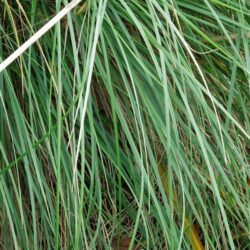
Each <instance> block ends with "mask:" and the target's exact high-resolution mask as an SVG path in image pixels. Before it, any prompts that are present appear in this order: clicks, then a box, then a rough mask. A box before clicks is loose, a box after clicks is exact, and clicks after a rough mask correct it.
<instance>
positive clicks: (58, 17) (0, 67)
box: [0, 0, 82, 73]
mask: <svg viewBox="0 0 250 250" xmlns="http://www.w3.org/2000/svg"><path fill="white" fill-rule="evenodd" d="M81 1H82V0H73V1H71V2H70V3H69V4H67V5H66V6H65V7H64V8H63V9H62V10H61V11H60V12H59V13H58V14H57V15H56V16H55V17H53V18H52V19H51V20H50V21H49V22H47V23H46V24H45V25H44V26H43V27H42V28H41V29H40V30H38V31H37V32H36V33H35V34H34V35H33V36H32V37H30V38H29V39H28V40H27V41H26V42H25V43H24V44H23V45H22V46H20V47H19V48H18V49H17V50H16V51H14V52H13V53H12V54H11V55H10V56H9V57H8V58H7V59H5V60H4V61H3V62H2V63H1V64H0V73H1V72H2V71H3V70H4V69H6V68H7V67H8V66H9V65H10V64H11V63H12V62H13V61H15V60H16V59H17V58H18V57H19V56H21V55H22V54H23V53H24V52H25V51H26V50H27V49H28V48H30V46H31V45H32V44H33V43H35V42H36V41H37V40H38V39H39V38H41V37H42V36H43V35H44V34H45V33H46V32H47V31H48V30H50V29H51V28H52V27H53V26H54V25H55V24H56V23H58V22H59V21H60V20H61V19H62V18H63V17H64V16H66V15H67V14H68V13H69V12H70V11H71V10H72V9H73V8H74V7H75V6H76V5H78V4H79V3H80V2H81Z"/></svg>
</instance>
